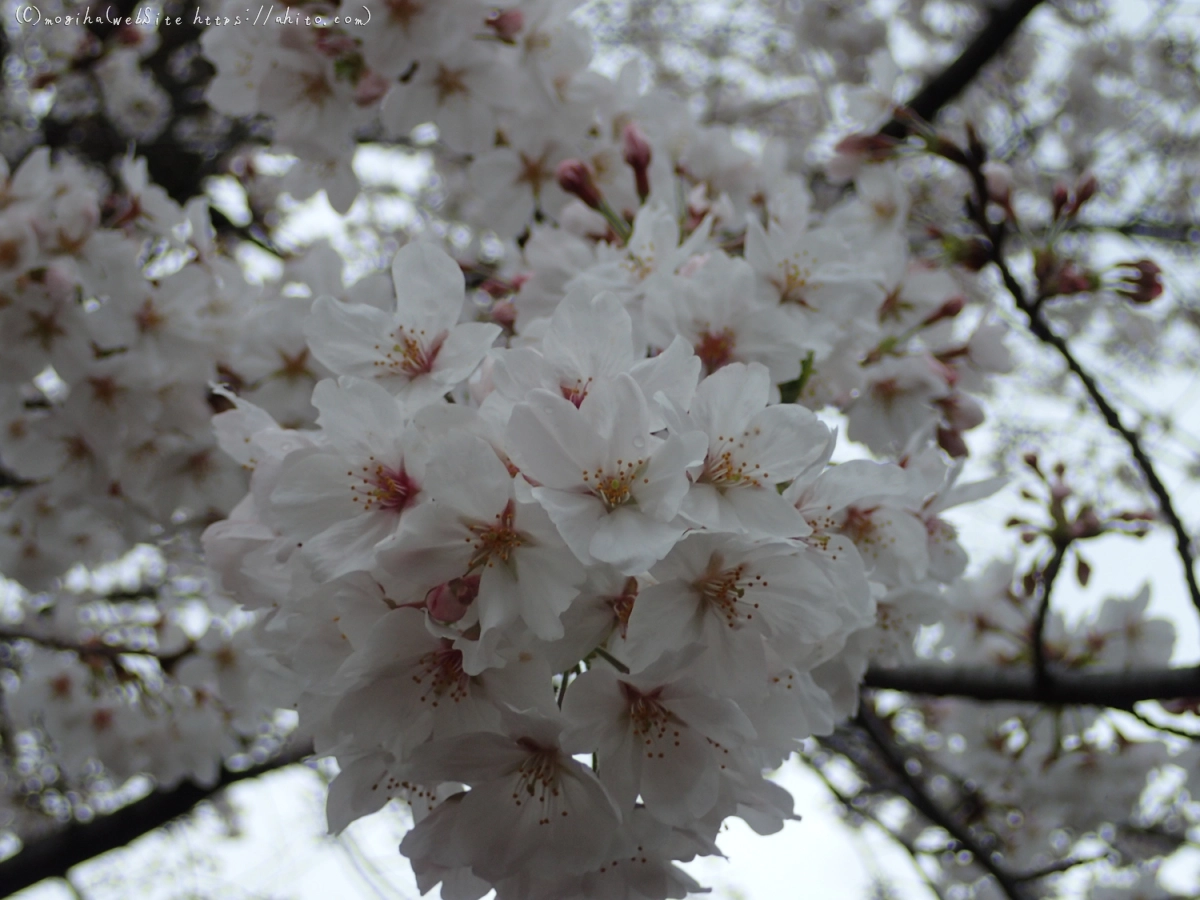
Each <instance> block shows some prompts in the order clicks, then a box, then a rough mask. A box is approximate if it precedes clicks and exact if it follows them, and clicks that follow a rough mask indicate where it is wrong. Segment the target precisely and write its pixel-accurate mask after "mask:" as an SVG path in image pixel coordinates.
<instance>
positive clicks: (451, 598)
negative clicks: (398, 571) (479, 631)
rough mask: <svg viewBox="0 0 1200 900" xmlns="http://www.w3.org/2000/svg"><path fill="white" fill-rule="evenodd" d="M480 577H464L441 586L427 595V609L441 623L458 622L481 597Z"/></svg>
mask: <svg viewBox="0 0 1200 900" xmlns="http://www.w3.org/2000/svg"><path fill="white" fill-rule="evenodd" d="M479 580H480V579H479V576H478V575H464V576H463V577H462V578H455V579H453V580H451V581H447V582H446V583H445V584H439V585H438V586H437V587H435V588H433V589H432V590H430V592H429V593H428V594H426V595H425V608H426V609H427V610H428V611H429V615H431V616H433V618H435V619H437V620H438V621H439V622H457V621H458V620H459V619H461V618H462V617H463V616H465V615H466V614H467V610H468V609H469V608H470V606H471V604H472V603H473V602H475V598H476V597H477V596H478V595H479Z"/></svg>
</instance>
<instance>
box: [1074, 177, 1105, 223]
mask: <svg viewBox="0 0 1200 900" xmlns="http://www.w3.org/2000/svg"><path fill="white" fill-rule="evenodd" d="M1099 186H1100V183H1099V182H1098V181H1097V180H1096V176H1095V175H1093V174H1092V173H1091V172H1087V173H1085V174H1083V175H1081V176H1080V178H1079V181H1078V182H1077V183H1076V184H1075V202H1074V203H1072V204H1071V214H1072V215H1073V214H1074V213H1077V212H1079V209H1080V207H1082V206H1083V204H1085V203H1087V202H1088V201H1089V200H1091V199H1092V197H1094V196H1095V195H1096V190H1097V189H1098V188H1099Z"/></svg>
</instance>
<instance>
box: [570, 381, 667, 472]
mask: <svg viewBox="0 0 1200 900" xmlns="http://www.w3.org/2000/svg"><path fill="white" fill-rule="evenodd" d="M579 412H580V414H581V415H582V416H583V417H584V419H586V421H587V422H588V424H589V425H591V427H592V428H593V429H594V430H595V432H596V433H597V434H601V435H604V436H605V437H606V438H607V441H606V444H607V452H606V457H607V458H606V459H605V460H604V463H605V474H612V469H613V467H614V464H616V463H617V461H618V460H619V461H620V463H621V464H625V463H629V462H631V461H636V460H645V459H647V458H648V457H649V456H650V452H651V449H652V447H653V445H654V444H657V443H658V439H657V438H651V437H650V415H649V410H648V408H647V404H646V398H645V397H644V396H643V395H642V391H641V388H639V387H638V386H637V382H636V381H634V380H633V379H632V378H631V377H629V375H627V374H624V373H622V374H621V375H618V376H617V377H616V378H613V379H611V380H606V381H598V382H596V383H595V384H593V385H592V388H591V390H590V391H589V392H588V395H587V397H585V398H584V400H583V403H582V404H580V407H579Z"/></svg>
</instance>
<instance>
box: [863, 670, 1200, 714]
mask: <svg viewBox="0 0 1200 900" xmlns="http://www.w3.org/2000/svg"><path fill="white" fill-rule="evenodd" d="M863 684H864V685H865V686H866V687H872V688H884V689H886V690H892V691H904V692H905V693H909V694H927V695H930V696H935V697H965V698H968V699H971V700H983V701H988V702H996V701H1004V702H1011V703H1040V704H1044V705H1048V706H1105V707H1111V708H1113V709H1130V708H1131V707H1132V706H1133V704H1135V703H1137V702H1139V701H1141V700H1171V699H1177V698H1193V697H1200V667H1197V668H1187V669H1141V670H1139V669H1130V670H1125V671H1107V672H1106V671H1095V672H1073V671H1064V672H1056V673H1055V676H1054V678H1053V679H1052V680H1050V681H1049V682H1048V683H1045V684H1038V682H1037V680H1036V678H1035V676H1034V674H1033V673H1032V672H1031V671H1030V670H1028V669H1024V668H1013V669H999V668H993V669H981V668H979V667H977V666H945V665H917V666H904V667H902V668H896V669H880V668H871V669H868V670H867V674H866V678H865V679H864V680H863Z"/></svg>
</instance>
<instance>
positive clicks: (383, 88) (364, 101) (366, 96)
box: [354, 69, 390, 106]
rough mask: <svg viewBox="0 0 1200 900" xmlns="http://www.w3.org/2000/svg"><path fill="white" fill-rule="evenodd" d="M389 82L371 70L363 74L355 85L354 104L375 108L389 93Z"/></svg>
mask: <svg viewBox="0 0 1200 900" xmlns="http://www.w3.org/2000/svg"><path fill="white" fill-rule="evenodd" d="M389 87H390V85H389V84H388V80H387V79H386V78H384V77H383V76H382V75H380V74H379V73H378V72H373V71H371V70H370V69H368V70H367V71H365V72H363V74H362V76H361V77H360V78H359V79H358V83H357V84H356V85H354V102H355V103H356V104H357V105H358V106H374V105H375V104H376V103H378V102H379V101H380V100H382V99H383V95H384V94H386V93H387V92H388V88H389Z"/></svg>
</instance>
